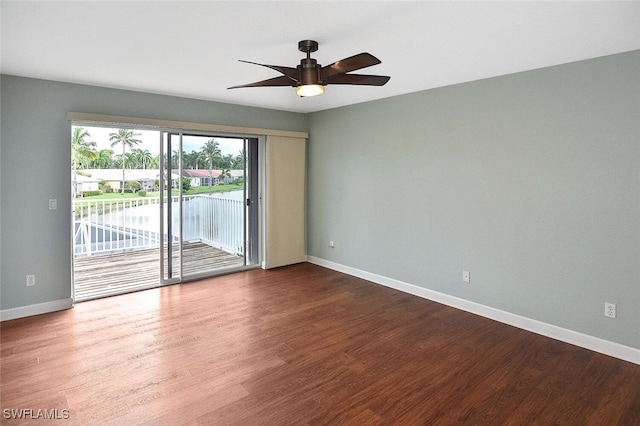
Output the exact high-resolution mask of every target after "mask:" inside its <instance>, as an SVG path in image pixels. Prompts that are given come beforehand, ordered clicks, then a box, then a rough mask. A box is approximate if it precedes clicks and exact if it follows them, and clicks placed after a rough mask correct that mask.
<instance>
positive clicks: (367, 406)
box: [0, 263, 640, 425]
mask: <svg viewBox="0 0 640 426" xmlns="http://www.w3.org/2000/svg"><path fill="white" fill-rule="evenodd" d="M0 327H1V328H0V331H1V333H2V335H1V344H2V346H1V354H0V355H1V358H0V361H1V371H0V372H1V379H0V381H1V385H2V389H1V393H0V398H1V399H0V400H1V407H2V417H3V418H2V422H3V424H37V425H44V424H77V425H90V424H96V425H138V424H166V425H181V424H190V425H305V424H312V425H323V424H353V425H369V424H384V425H388V424H408V425H414V424H418V425H438V424H442V425H455V424H473V425H502V424H505V425H529V424H539V425H640V365H636V364H632V363H629V362H625V361H621V360H618V359H615V358H611V357H608V356H605V355H602V354H598V353H595V352H591V351H588V350H586V349H581V348H578V347H575V346H572V345H569V344H565V343H562V342H558V341H555V340H552V339H549V338H545V337H542V336H539V335H536V334H533V333H530V332H527V331H523V330H519V329H517V328H514V327H510V326H507V325H504V324H500V323H497V322H494V321H491V320H488V319H485V318H482V317H478V316H475V315H472V314H469V313H465V312H462V311H458V310H456V309H453V308H449V307H446V306H443V305H440V304H437V303H433V302H430V301H427V300H424V299H420V298H418V297H415V296H411V295H407V294H404V293H401V292H399V291H395V290H392V289H388V288H385V287H382V286H378V285H376V284H372V283H369V282H366V281H364V280H361V279H358V278H354V277H350V276H347V275H344V274H341V273H337V272H334V271H330V270H328V269H324V268H321V267H318V266H314V265H311V264H306V263H303V264H299V265H294V266H290V267H284V268H280V269H276V270H271V271H264V270H252V271H248V272H242V273H237V274H233V275H228V276H222V277H216V278H212V279H208V280H204V281H199V282H196V283H190V284H183V285H176V286H171V287H163V288H157V289H152V290H146V291H141V292H137V293H131V294H127V295H123V296H115V297H111V298H106V299H100V300H93V301H89V302H84V303H79V304H77V305H76V306H75V307H74V308H73V309H71V310H68V311H62V312H56V313H51V314H46V315H40V316H36V317H31V318H23V319H18V320H13V321H5V322H3V323H1V324H0ZM11 409H13V410H21V409H22V410H24V409H33V410H34V411H33V412H32V414H33V415H37V413H38V411H37V410H57V411H55V412H54V411H49V413H51V412H54V413H55V414H57V415H58V416H59V417H63V416H64V415H65V414H68V417H69V418H68V419H58V420H43V419H37V420H27V421H25V420H12V419H6V417H7V414H8V413H9V412H8V411H6V410H11ZM65 410H68V411H65ZM23 412H24V411H23Z"/></svg>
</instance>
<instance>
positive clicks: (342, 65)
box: [229, 40, 391, 97]
mask: <svg viewBox="0 0 640 426" xmlns="http://www.w3.org/2000/svg"><path fill="white" fill-rule="evenodd" d="M298 50H299V51H301V52H305V53H306V54H307V57H306V58H304V59H301V60H300V65H298V66H297V67H295V68H291V67H283V66H279V65H265V64H258V63H256V62H250V61H243V60H240V62H246V63H248V64H254V65H260V66H263V67H267V68H271V69H273V70H276V71H278V72H280V73H282V74H283V75H282V76H280V77H274V78H270V79H267V80H262V81H257V82H255V83H249V84H243V85H240V86H233V87H229V89H237V88H240V87H269V86H291V87H295V88H296V93H297V94H298V96H301V97H305V96H318V95H322V94H323V93H324V86H326V85H328V84H355V85H364V86H384V85H385V84H386V83H387V81H389V79H390V78H391V77H388V76H383V75H364V74H347V73H349V72H351V71H355V70H359V69H362V68H366V67H370V66H372V65H377V64H380V63H382V61H380V60H379V59H378V58H376V57H375V56H373V55H371V54H369V53H360V54H358V55H354V56H351V57H349V58H345V59H342V60H340V61H336V62H334V63H332V64H331V65H327V66H325V67H323V66H322V65H320V64H318V61H316V60H315V59H313V58H312V57H311V52H315V51H316V50H318V42H317V41H313V40H302V41H301V42H299V43H298Z"/></svg>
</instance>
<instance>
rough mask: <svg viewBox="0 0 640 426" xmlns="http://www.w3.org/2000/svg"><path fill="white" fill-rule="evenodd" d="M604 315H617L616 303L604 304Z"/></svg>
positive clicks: (610, 316)
mask: <svg viewBox="0 0 640 426" xmlns="http://www.w3.org/2000/svg"><path fill="white" fill-rule="evenodd" d="M604 316H605V317H609V318H615V317H616V304H615V303H605V304H604Z"/></svg>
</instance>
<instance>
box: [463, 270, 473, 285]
mask: <svg viewBox="0 0 640 426" xmlns="http://www.w3.org/2000/svg"><path fill="white" fill-rule="evenodd" d="M462 281H464V282H465V283H470V282H471V273H470V272H469V271H462Z"/></svg>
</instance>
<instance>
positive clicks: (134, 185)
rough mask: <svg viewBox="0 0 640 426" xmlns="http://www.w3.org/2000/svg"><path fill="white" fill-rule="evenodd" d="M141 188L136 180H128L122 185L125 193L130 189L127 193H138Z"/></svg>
mask: <svg viewBox="0 0 640 426" xmlns="http://www.w3.org/2000/svg"><path fill="white" fill-rule="evenodd" d="M141 188H142V185H140V182H138V181H137V180H128V181H126V182H125V183H124V192H127V189H130V191H129V192H138V191H139V190H140V189H141Z"/></svg>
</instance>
